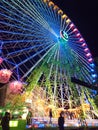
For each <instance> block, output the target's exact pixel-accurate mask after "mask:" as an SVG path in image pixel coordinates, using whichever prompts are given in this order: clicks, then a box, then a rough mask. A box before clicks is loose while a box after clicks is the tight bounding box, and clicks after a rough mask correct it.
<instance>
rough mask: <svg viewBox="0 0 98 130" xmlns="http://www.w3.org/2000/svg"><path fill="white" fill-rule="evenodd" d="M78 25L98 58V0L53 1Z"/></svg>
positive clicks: (93, 54)
mask: <svg viewBox="0 0 98 130" xmlns="http://www.w3.org/2000/svg"><path fill="white" fill-rule="evenodd" d="M52 1H53V2H54V3H55V4H56V5H58V7H59V8H60V9H62V10H63V12H64V13H65V14H67V16H68V17H69V18H70V19H71V21H72V22H73V23H74V24H75V25H76V27H77V28H78V30H79V31H80V33H81V35H82V36H83V38H84V39H85V41H86V43H87V45H88V47H89V49H90V51H91V53H92V56H93V57H98V38H97V37H98V21H97V19H98V0H52Z"/></svg>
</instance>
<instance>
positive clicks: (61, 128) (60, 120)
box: [58, 112, 64, 130]
mask: <svg viewBox="0 0 98 130" xmlns="http://www.w3.org/2000/svg"><path fill="white" fill-rule="evenodd" d="M58 126H59V130H64V113H63V112H61V113H60V116H59V118H58Z"/></svg>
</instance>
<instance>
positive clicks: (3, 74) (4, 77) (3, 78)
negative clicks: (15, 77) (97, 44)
mask: <svg viewBox="0 0 98 130" xmlns="http://www.w3.org/2000/svg"><path fill="white" fill-rule="evenodd" d="M11 75H12V72H11V71H10V70H8V69H2V70H0V82H1V83H7V82H9V79H10V77H11Z"/></svg>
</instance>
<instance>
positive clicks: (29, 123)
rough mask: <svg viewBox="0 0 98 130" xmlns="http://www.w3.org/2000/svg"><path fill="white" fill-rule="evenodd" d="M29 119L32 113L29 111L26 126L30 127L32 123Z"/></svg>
mask: <svg viewBox="0 0 98 130" xmlns="http://www.w3.org/2000/svg"><path fill="white" fill-rule="evenodd" d="M31 118H32V112H31V111H29V112H28V114H27V118H26V120H27V125H31V123H32V121H31Z"/></svg>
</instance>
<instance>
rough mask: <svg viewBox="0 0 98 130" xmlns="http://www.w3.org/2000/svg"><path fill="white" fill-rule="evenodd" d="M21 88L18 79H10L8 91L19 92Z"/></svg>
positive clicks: (21, 85)
mask: <svg viewBox="0 0 98 130" xmlns="http://www.w3.org/2000/svg"><path fill="white" fill-rule="evenodd" d="M22 88H23V84H22V82H20V81H12V82H10V83H9V89H10V93H12V94H20V93H21V91H22Z"/></svg>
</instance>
